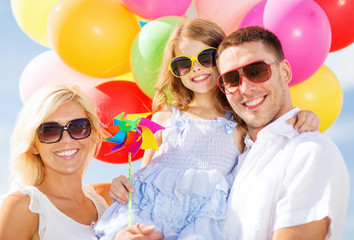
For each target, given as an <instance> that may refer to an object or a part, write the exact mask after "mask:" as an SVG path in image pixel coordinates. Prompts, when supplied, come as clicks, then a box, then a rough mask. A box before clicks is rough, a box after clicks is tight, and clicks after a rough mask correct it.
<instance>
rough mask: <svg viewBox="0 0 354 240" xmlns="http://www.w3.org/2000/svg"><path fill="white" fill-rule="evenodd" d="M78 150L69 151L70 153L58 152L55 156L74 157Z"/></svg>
mask: <svg viewBox="0 0 354 240" xmlns="http://www.w3.org/2000/svg"><path fill="white" fill-rule="evenodd" d="M77 151H78V150H77V149H74V150H69V151H62V152H56V153H55V154H56V155H58V156H60V157H69V156H71V155H74V154H75V153H76V152H77Z"/></svg>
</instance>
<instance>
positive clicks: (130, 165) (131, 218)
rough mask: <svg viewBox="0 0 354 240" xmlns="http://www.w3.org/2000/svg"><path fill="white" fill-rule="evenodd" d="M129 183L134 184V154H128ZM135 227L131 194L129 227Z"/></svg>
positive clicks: (130, 194)
mask: <svg viewBox="0 0 354 240" xmlns="http://www.w3.org/2000/svg"><path fill="white" fill-rule="evenodd" d="M128 164H129V182H130V183H132V154H131V153H130V152H128ZM132 225H133V213H132V193H131V192H129V227H132Z"/></svg>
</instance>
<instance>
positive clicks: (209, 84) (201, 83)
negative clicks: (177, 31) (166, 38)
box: [176, 38, 219, 93]
mask: <svg viewBox="0 0 354 240" xmlns="http://www.w3.org/2000/svg"><path fill="white" fill-rule="evenodd" d="M206 48H210V46H208V45H206V44H204V43H202V42H200V41H197V40H192V39H187V38H183V39H182V40H181V41H180V42H179V44H178V45H177V48H176V56H188V57H190V58H194V57H196V56H197V55H198V53H200V52H201V51H203V50H204V49H206ZM218 77H219V72H218V70H217V68H203V67H202V66H200V65H199V63H198V62H197V61H194V62H193V66H192V70H191V72H190V73H189V74H188V75H186V76H183V77H181V81H182V83H183V85H184V86H185V87H186V88H188V89H189V90H191V91H193V92H194V93H208V92H211V91H213V92H214V91H215V88H217V81H218Z"/></svg>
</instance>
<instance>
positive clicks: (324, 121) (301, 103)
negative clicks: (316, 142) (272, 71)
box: [290, 65, 343, 132]
mask: <svg viewBox="0 0 354 240" xmlns="http://www.w3.org/2000/svg"><path fill="white" fill-rule="evenodd" d="M290 94H291V98H292V102H293V105H294V106H298V107H299V108H300V109H302V110H311V111H313V112H314V113H316V115H317V116H318V117H319V118H320V120H321V126H320V131H321V132H324V131H325V130H326V129H327V128H329V126H331V125H332V124H333V122H334V121H335V120H336V119H337V117H338V115H339V113H340V111H341V109H342V105H343V92H342V88H341V86H340V83H339V81H338V79H337V77H336V76H335V74H334V73H333V72H332V71H331V70H330V69H329V68H328V67H327V66H325V65H322V67H321V68H320V69H319V70H318V71H317V72H316V73H315V74H314V75H313V76H312V77H310V78H309V79H307V80H306V81H304V82H302V83H300V84H298V85H295V86H293V87H290Z"/></svg>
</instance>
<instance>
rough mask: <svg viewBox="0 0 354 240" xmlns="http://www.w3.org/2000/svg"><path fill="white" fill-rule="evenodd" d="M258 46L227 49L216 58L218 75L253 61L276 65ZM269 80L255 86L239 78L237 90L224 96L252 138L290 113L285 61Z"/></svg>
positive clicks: (273, 67)
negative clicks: (244, 123) (217, 60)
mask: <svg viewBox="0 0 354 240" xmlns="http://www.w3.org/2000/svg"><path fill="white" fill-rule="evenodd" d="M278 60H279V59H277V58H276V57H275V55H274V54H272V52H271V51H270V50H267V49H266V48H265V46H264V45H263V44H262V43H261V42H251V43H243V44H241V45H238V46H233V47H228V48H226V49H225V50H224V51H223V52H222V53H221V54H220V56H219V62H218V63H219V70H220V74H223V73H225V72H228V71H230V70H232V69H235V68H239V67H242V66H245V65H247V64H249V63H252V62H256V61H265V62H266V63H268V64H270V63H273V62H276V61H278ZM270 68H271V74H272V75H271V77H270V79H269V80H267V81H265V82H262V83H254V82H252V81H250V80H249V79H248V78H247V77H245V75H241V81H240V85H239V88H238V90H237V91H236V92H235V93H233V94H230V95H226V97H227V100H228V101H229V103H230V105H231V106H232V108H233V109H234V111H235V112H236V113H237V114H238V115H239V116H240V117H241V118H242V119H243V120H244V121H245V122H246V124H247V126H248V130H249V133H250V135H251V138H252V139H253V140H254V141H255V140H256V139H257V133H258V132H259V131H260V130H261V129H262V128H264V127H265V126H266V125H268V124H269V123H271V122H273V121H274V120H275V119H277V118H278V117H279V116H281V115H283V114H284V113H286V112H288V111H289V110H291V109H292V104H291V99H290V93H289V88H288V83H289V81H290V80H291V69H290V65H289V63H288V62H287V61H286V60H283V61H281V62H280V63H277V64H273V65H271V66H270Z"/></svg>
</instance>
